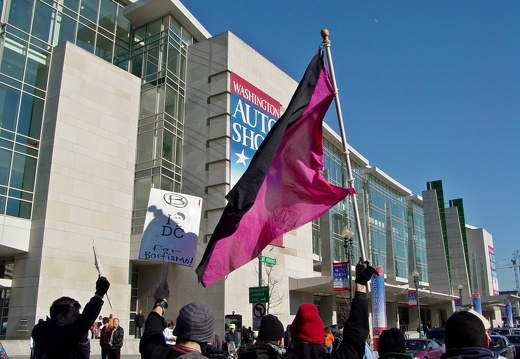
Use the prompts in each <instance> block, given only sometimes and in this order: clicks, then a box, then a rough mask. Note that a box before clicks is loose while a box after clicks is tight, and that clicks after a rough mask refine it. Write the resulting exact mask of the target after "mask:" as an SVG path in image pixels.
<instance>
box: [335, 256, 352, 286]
mask: <svg viewBox="0 0 520 359" xmlns="http://www.w3.org/2000/svg"><path fill="white" fill-rule="evenodd" d="M348 271H349V268H348V264H347V262H336V263H333V275H332V277H333V283H334V290H335V291H343V290H348V289H349V280H348V277H349V275H348Z"/></svg>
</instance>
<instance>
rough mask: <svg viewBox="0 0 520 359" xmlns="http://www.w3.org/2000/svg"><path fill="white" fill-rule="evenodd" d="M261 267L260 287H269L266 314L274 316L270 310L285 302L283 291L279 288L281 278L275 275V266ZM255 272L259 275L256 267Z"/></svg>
mask: <svg viewBox="0 0 520 359" xmlns="http://www.w3.org/2000/svg"><path fill="white" fill-rule="evenodd" d="M261 267H262V286H264V287H269V302H268V303H267V308H266V314H275V313H272V310H273V309H274V308H276V307H278V306H280V305H281V304H282V303H283V301H284V300H285V295H286V294H285V291H284V290H283V289H280V288H279V287H280V284H283V278H282V277H281V276H279V275H277V274H276V270H275V268H276V265H267V264H265V263H262V265H261ZM255 272H256V273H257V274H258V273H259V271H258V268H257V267H255ZM282 287H283V286H282Z"/></svg>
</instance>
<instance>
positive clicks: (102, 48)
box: [96, 34, 114, 62]
mask: <svg viewBox="0 0 520 359" xmlns="http://www.w3.org/2000/svg"><path fill="white" fill-rule="evenodd" d="M113 46H114V43H113V42H112V41H110V39H107V38H106V37H104V36H101V35H100V34H98V36H97V41H96V55H97V56H99V57H101V58H102V59H105V60H107V61H109V62H112V52H113Z"/></svg>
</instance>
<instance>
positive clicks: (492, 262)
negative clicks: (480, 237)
mask: <svg viewBox="0 0 520 359" xmlns="http://www.w3.org/2000/svg"><path fill="white" fill-rule="evenodd" d="M488 250H489V268H491V282H492V283H493V295H499V294H500V291H499V290H498V275H497V266H496V263H495V249H494V248H493V247H491V246H488Z"/></svg>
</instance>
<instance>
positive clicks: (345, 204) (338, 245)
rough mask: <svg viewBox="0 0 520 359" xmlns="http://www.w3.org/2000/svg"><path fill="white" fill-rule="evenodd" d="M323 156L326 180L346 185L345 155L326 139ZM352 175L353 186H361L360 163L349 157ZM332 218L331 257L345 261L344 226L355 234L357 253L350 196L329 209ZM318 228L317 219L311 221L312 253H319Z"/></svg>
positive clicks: (354, 250)
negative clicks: (342, 233)
mask: <svg viewBox="0 0 520 359" xmlns="http://www.w3.org/2000/svg"><path fill="white" fill-rule="evenodd" d="M323 148H324V157H323V168H324V170H325V171H326V174H327V178H328V181H329V182H330V183H331V184H334V185H336V186H342V187H346V186H347V178H346V169H345V157H344V156H343V154H342V152H343V151H341V150H340V149H339V148H338V147H337V146H335V145H334V144H333V143H331V142H330V141H327V140H326V139H324V140H323ZM350 162H351V166H352V175H353V177H354V188H358V189H359V188H361V185H362V178H361V165H359V164H357V163H355V162H353V161H352V159H351V161H350ZM330 211H331V218H332V238H333V245H332V248H333V256H332V257H333V258H334V260H335V261H340V262H343V261H346V255H345V248H344V238H343V237H342V235H341V232H342V230H343V228H344V227H345V226H347V227H350V228H351V229H352V231H353V232H354V234H355V237H354V241H353V244H354V248H353V253H358V251H359V249H358V235H357V230H356V224H355V223H356V222H355V217H354V210H353V208H352V203H351V197H350V196H347V197H346V198H345V199H344V200H343V201H341V202H339V203H338V204H337V205H336V206H334V207H333V208H332V209H331V210H330ZM319 238H320V228H319V220H316V221H314V222H313V253H315V254H320V240H319Z"/></svg>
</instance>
